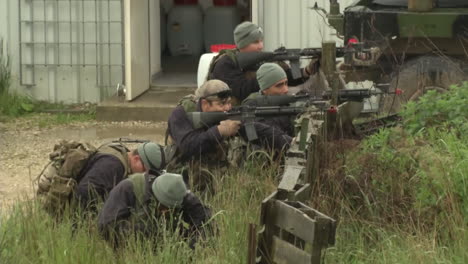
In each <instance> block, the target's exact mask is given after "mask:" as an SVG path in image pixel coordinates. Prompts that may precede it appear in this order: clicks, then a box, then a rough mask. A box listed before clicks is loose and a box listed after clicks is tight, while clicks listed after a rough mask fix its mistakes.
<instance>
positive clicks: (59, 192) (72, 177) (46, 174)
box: [36, 140, 129, 213]
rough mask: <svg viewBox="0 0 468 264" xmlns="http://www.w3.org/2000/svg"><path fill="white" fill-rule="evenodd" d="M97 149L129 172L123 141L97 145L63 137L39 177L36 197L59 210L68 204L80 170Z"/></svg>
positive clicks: (50, 210)
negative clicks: (112, 156)
mask: <svg viewBox="0 0 468 264" xmlns="http://www.w3.org/2000/svg"><path fill="white" fill-rule="evenodd" d="M98 151H99V152H100V153H106V154H111V155H114V156H115V157H117V158H118V159H119V160H120V161H121V162H122V164H123V165H124V167H125V172H126V173H127V172H128V168H129V166H128V161H127V159H126V155H124V154H125V153H126V152H127V151H128V149H127V148H126V147H125V146H123V145H121V144H112V145H111V144H107V145H103V146H101V147H99V148H95V147H94V146H93V145H91V144H89V143H82V142H77V141H67V140H62V141H60V142H59V143H58V144H56V145H55V146H54V149H53V152H52V153H50V154H49V160H50V161H49V163H48V164H47V165H46V166H45V167H44V169H43V170H42V171H41V173H40V174H39V176H38V177H37V178H36V180H37V183H38V189H37V198H38V199H39V201H40V203H41V204H42V205H43V207H44V208H45V209H46V210H47V211H49V212H51V213H60V212H61V211H62V210H63V209H64V208H65V206H66V205H67V203H68V202H69V200H70V196H71V194H72V191H73V189H74V188H75V186H76V185H77V183H78V180H79V179H78V178H79V177H80V176H81V172H82V171H83V169H84V168H85V167H86V164H87V162H88V160H89V159H90V158H91V157H92V156H94V155H95V154H96V153H97V152H98Z"/></svg>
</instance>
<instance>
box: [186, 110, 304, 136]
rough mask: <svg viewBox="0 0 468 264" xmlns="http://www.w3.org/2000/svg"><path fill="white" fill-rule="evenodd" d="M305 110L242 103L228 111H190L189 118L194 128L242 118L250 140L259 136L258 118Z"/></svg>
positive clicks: (293, 113)
mask: <svg viewBox="0 0 468 264" xmlns="http://www.w3.org/2000/svg"><path fill="white" fill-rule="evenodd" d="M302 112H304V107H291V106H263V107H255V106H248V105H242V106H239V107H236V108H233V109H232V110H231V111H228V112H189V113H187V116H188V118H189V119H190V121H192V124H193V126H194V128H196V129H198V128H202V127H211V126H213V125H216V124H218V123H219V122H221V121H223V120H227V119H231V120H241V121H242V122H243V125H244V127H245V133H246V134H247V139H248V140H249V141H253V140H256V139H257V138H258V136H257V132H256V131H255V127H254V121H255V119H257V118H261V117H267V116H284V115H286V116H295V115H298V114H300V113H302Z"/></svg>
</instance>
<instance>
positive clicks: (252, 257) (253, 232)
mask: <svg viewBox="0 0 468 264" xmlns="http://www.w3.org/2000/svg"><path fill="white" fill-rule="evenodd" d="M248 247H249V249H248V252H247V264H255V262H256V258H257V226H256V225H255V224H252V223H251V224H249V233H248Z"/></svg>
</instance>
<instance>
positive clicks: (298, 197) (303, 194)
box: [293, 183, 312, 202]
mask: <svg viewBox="0 0 468 264" xmlns="http://www.w3.org/2000/svg"><path fill="white" fill-rule="evenodd" d="M311 189H312V188H311V187H310V184H308V183H307V184H304V185H303V186H302V187H300V188H299V190H297V191H296V192H295V193H294V199H293V200H294V201H298V202H305V201H308V200H310V192H311Z"/></svg>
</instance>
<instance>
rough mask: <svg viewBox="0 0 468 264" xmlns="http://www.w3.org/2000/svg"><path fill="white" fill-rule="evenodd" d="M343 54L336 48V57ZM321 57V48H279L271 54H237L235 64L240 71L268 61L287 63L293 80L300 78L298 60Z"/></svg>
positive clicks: (342, 49) (262, 52)
mask: <svg viewBox="0 0 468 264" xmlns="http://www.w3.org/2000/svg"><path fill="white" fill-rule="evenodd" d="M344 54H345V49H344V48H336V56H337V57H343V56H344ZM321 55H322V49H321V48H306V49H286V48H285V47H280V48H278V49H276V50H275V51H273V52H266V51H258V52H256V51H255V52H238V53H237V55H236V59H237V63H238V64H239V66H240V68H241V69H248V68H252V67H255V66H258V65H259V64H262V63H264V62H269V61H285V60H287V61H289V64H290V66H291V74H292V77H293V79H298V78H301V77H302V73H301V65H300V62H299V59H300V58H319V57H320V56H321Z"/></svg>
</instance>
